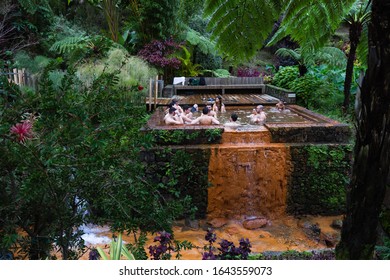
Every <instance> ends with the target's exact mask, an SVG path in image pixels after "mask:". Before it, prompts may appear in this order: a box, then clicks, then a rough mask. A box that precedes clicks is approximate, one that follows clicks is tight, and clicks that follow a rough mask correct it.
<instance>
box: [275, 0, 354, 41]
mask: <svg viewBox="0 0 390 280" xmlns="http://www.w3.org/2000/svg"><path fill="white" fill-rule="evenodd" d="M354 2H355V1H353V0H332V1H325V0H323V1H317V0H309V1H307V0H294V1H292V0H291V1H290V3H289V5H288V7H287V10H286V13H285V18H284V20H283V22H282V26H285V33H286V34H288V35H290V36H291V38H292V39H293V40H294V41H296V42H298V43H299V44H300V45H301V46H302V47H308V48H319V47H321V46H323V45H324V44H325V43H326V42H327V40H328V39H329V36H330V35H331V34H333V33H334V31H335V30H336V29H337V28H338V27H339V25H340V22H341V21H342V19H343V17H344V15H345V14H346V13H347V11H348V10H349V9H350V7H351V5H352V4H353V3H354ZM308 35H309V36H308Z"/></svg>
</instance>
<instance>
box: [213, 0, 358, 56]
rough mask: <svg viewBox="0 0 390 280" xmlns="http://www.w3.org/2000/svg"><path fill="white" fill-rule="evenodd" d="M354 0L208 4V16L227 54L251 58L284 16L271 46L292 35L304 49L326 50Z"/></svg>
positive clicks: (248, 0) (227, 0)
mask: <svg viewBox="0 0 390 280" xmlns="http://www.w3.org/2000/svg"><path fill="white" fill-rule="evenodd" d="M353 2H354V1H352V0H329V1H328V0H320V1H318V0H290V1H277V0H264V1H257V0H246V1H244V0H206V8H205V15H206V16H210V23H209V28H210V29H211V32H212V35H213V38H215V39H216V41H217V46H218V47H219V48H220V49H221V50H222V51H224V52H225V53H227V54H229V55H232V56H236V57H237V56H238V57H251V56H253V55H254V54H255V52H256V51H257V50H258V49H259V48H261V47H262V46H263V45H264V42H265V40H266V38H267V37H268V35H269V34H270V33H271V30H272V28H273V26H274V22H276V21H277V19H278V18H279V16H280V15H281V14H282V13H284V19H283V21H282V25H281V29H280V30H279V31H278V32H277V33H276V34H275V36H274V38H273V39H272V40H271V42H270V44H273V43H275V42H276V41H277V39H278V38H281V37H284V36H286V35H290V36H291V38H292V39H293V40H295V41H297V42H298V43H299V44H300V45H301V46H302V47H303V48H318V47H320V46H323V45H324V43H325V42H326V41H327V40H328V38H329V35H330V34H332V32H333V31H334V30H335V29H336V28H337V27H338V26H339V24H340V22H341V20H342V18H343V15H345V13H346V11H347V10H348V9H349V7H350V6H351V5H352V3H353Z"/></svg>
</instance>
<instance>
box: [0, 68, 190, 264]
mask: <svg viewBox="0 0 390 280" xmlns="http://www.w3.org/2000/svg"><path fill="white" fill-rule="evenodd" d="M57 66H58V65H55V64H53V63H52V64H50V65H49V66H48V67H49V68H47V69H46V71H44V72H43V74H42V78H41V81H40V86H39V91H38V92H34V91H32V90H29V91H25V92H21V91H20V90H19V88H18V87H16V86H13V85H10V84H8V81H7V80H6V79H5V80H3V81H2V92H3V94H2V95H1V96H0V106H1V110H0V112H1V113H0V143H1V145H0V170H1V171H0V182H1V184H0V194H1V196H0V202H1V203H0V217H1V218H0V224H1V228H2V231H1V232H0V242H1V246H0V248H2V249H3V248H4V247H6V248H5V249H9V248H10V247H12V246H13V245H14V244H10V243H12V242H9V240H11V241H14V242H17V243H18V246H19V248H20V249H21V251H20V254H19V255H20V256H24V257H26V258H29V259H46V258H50V257H51V256H52V252H53V251H52V250H53V249H54V248H56V249H58V250H59V251H60V252H61V254H62V258H63V259H76V258H78V257H79V256H80V255H81V254H83V252H84V249H85V247H84V243H83V240H82V238H81V235H82V234H83V232H82V230H81V229H80V226H81V225H82V224H83V223H87V222H95V223H105V224H107V223H108V224H110V225H111V226H112V228H113V229H115V230H127V231H129V232H133V233H134V234H138V233H139V230H141V232H148V231H152V232H155V231H158V230H169V229H170V227H171V224H172V221H173V220H174V219H175V218H176V217H178V216H179V215H182V213H183V212H185V210H184V209H186V208H188V207H189V206H188V203H189V200H186V202H185V203H183V202H182V200H181V199H180V198H177V199H175V200H167V199H165V198H164V197H162V196H161V192H160V190H159V189H161V188H162V187H164V186H161V185H160V184H156V183H154V182H148V181H147V180H146V179H145V176H143V165H142V164H141V162H140V159H139V152H140V149H141V147H143V146H148V145H150V144H148V139H147V138H145V137H143V135H142V134H140V131H139V129H140V127H141V126H142V125H143V124H145V122H146V120H147V118H148V115H147V114H146V112H145V104H144V103H143V102H141V103H139V102H135V103H134V102H133V100H137V99H140V98H141V97H142V96H143V94H142V92H141V93H140V92H139V91H138V89H136V90H135V91H132V92H129V91H128V90H121V89H120V88H119V87H118V86H117V83H118V81H119V79H118V78H117V77H116V75H115V74H111V73H110V74H108V73H102V74H101V75H100V76H98V77H96V79H95V80H94V81H93V82H92V83H91V85H90V86H80V85H79V83H80V81H79V80H78V79H77V76H76V75H75V74H74V72H72V71H70V70H69V71H68V72H67V73H66V74H65V76H64V77H63V79H62V81H61V86H60V88H56V87H55V86H54V85H53V83H52V82H51V80H50V79H49V73H50V72H51V71H56V70H58V69H57ZM17 229H18V230H22V231H23V232H25V233H26V235H25V237H23V238H22V237H19V238H14V236H15V234H17V232H16V230H17Z"/></svg>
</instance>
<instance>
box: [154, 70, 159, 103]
mask: <svg viewBox="0 0 390 280" xmlns="http://www.w3.org/2000/svg"><path fill="white" fill-rule="evenodd" d="M155 82H156V83H155V89H156V91H155V93H154V110H156V108H157V93H158V75H157V76H156V81H155Z"/></svg>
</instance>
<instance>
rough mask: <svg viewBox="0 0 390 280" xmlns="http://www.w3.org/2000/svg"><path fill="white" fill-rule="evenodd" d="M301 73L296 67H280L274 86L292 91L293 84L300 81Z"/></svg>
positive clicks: (273, 81)
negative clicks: (297, 80)
mask: <svg viewBox="0 0 390 280" xmlns="http://www.w3.org/2000/svg"><path fill="white" fill-rule="evenodd" d="M298 77H299V72H298V67H296V66H286V67H280V68H279V70H278V72H276V74H275V75H274V78H273V80H272V84H273V85H275V86H277V87H281V88H286V89H291V83H292V82H293V81H295V80H296V79H298Z"/></svg>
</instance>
